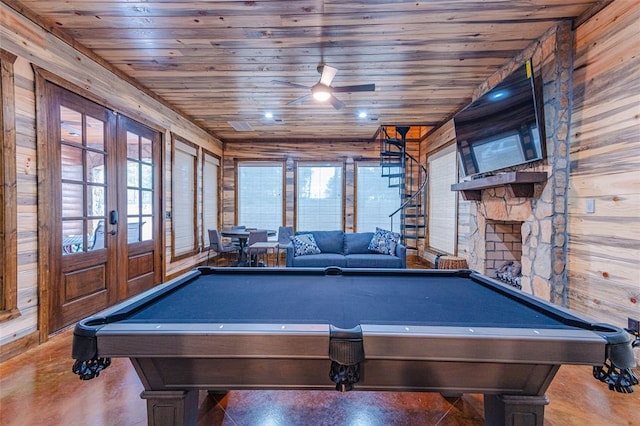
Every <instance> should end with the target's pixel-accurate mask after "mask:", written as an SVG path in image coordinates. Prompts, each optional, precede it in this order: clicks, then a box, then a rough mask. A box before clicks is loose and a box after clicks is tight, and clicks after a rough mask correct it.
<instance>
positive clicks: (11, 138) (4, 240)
mask: <svg viewBox="0 0 640 426" xmlns="http://www.w3.org/2000/svg"><path fill="white" fill-rule="evenodd" d="M16 59H17V57H16V56H15V55H13V54H11V53H9V52H7V51H6V50H2V49H0V134H2V138H1V140H0V235H1V236H2V237H1V238H0V321H6V320H10V319H12V318H15V317H17V316H19V315H20V312H19V310H18V308H17V306H18V241H17V233H18V224H17V215H18V205H17V193H16V182H17V181H16V132H15V125H16V120H15V112H16V111H15V89H14V76H13V64H14V62H15V60H16ZM28 161H29V160H28Z"/></svg>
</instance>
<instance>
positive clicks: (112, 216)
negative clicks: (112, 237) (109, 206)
mask: <svg viewBox="0 0 640 426" xmlns="http://www.w3.org/2000/svg"><path fill="white" fill-rule="evenodd" d="M109 224H110V225H117V224H118V211H117V210H111V211H110V212H109Z"/></svg>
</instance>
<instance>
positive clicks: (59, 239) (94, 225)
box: [39, 83, 161, 332]
mask: <svg viewBox="0 0 640 426" xmlns="http://www.w3.org/2000/svg"><path fill="white" fill-rule="evenodd" d="M46 94H47V100H46V102H47V141H48V144H47V149H46V153H45V155H46V156H47V164H48V166H49V167H48V169H47V170H46V171H45V173H46V175H47V176H46V180H47V181H48V182H50V184H51V188H50V189H49V190H47V188H42V189H41V190H40V192H39V194H41V195H43V196H44V197H45V199H46V200H47V201H48V203H49V205H50V207H51V208H50V211H47V212H42V211H41V212H39V222H40V224H41V227H40V229H41V231H43V230H49V232H50V235H49V250H48V258H49V265H50V268H49V271H48V275H49V279H50V283H49V294H50V297H49V316H48V319H49V323H48V329H49V332H54V331H56V330H58V329H60V328H62V327H64V326H66V325H69V324H71V323H73V322H75V321H78V320H79V319H82V318H84V317H85V316H88V315H91V314H93V313H95V312H97V311H99V310H101V309H104V308H106V307H108V306H110V305H113V304H114V303H116V302H118V301H120V300H123V299H125V298H127V297H130V296H132V295H134V294H137V293H139V292H141V291H143V290H145V289H147V288H150V287H152V286H153V285H155V284H158V283H159V282H161V265H160V249H161V241H160V235H161V232H160V226H161V223H160V221H159V211H160V203H159V199H160V191H159V188H160V176H159V172H158V170H159V167H158V165H159V164H160V158H161V157H160V135H159V133H158V132H157V131H154V130H152V129H149V128H147V127H146V126H143V125H141V124H139V123H137V122H135V121H133V120H130V119H128V118H126V117H124V116H119V115H117V114H115V113H114V112H113V111H111V110H109V109H108V108H105V107H103V106H101V105H98V104H96V103H94V102H92V101H90V100H88V99H85V98H83V97H81V96H79V95H77V94H74V93H72V92H70V91H68V90H65V89H63V88H61V87H59V86H56V85H54V84H51V83H47V90H46ZM40 206H41V207H42V204H41V205H40ZM43 214H44V215H45V216H44V217H42V215H43ZM43 225H44V226H43Z"/></svg>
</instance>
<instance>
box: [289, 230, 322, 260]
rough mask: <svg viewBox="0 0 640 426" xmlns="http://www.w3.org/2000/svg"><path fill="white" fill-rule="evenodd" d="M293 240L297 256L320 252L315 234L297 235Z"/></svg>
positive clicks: (294, 253)
mask: <svg viewBox="0 0 640 426" xmlns="http://www.w3.org/2000/svg"><path fill="white" fill-rule="evenodd" d="M291 241H292V242H293V255H294V256H295V257H298V256H305V255H310V254H318V253H320V249H319V248H318V245H317V244H316V240H315V239H314V238H313V234H300V235H296V236H295V237H293V238H292V239H291Z"/></svg>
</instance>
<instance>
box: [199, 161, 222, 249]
mask: <svg viewBox="0 0 640 426" xmlns="http://www.w3.org/2000/svg"><path fill="white" fill-rule="evenodd" d="M219 169H220V160H219V159H218V158H217V157H215V156H214V155H213V154H210V153H208V152H206V151H205V152H204V155H203V158H202V241H203V247H204V246H207V245H208V244H209V229H218V173H219Z"/></svg>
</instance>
